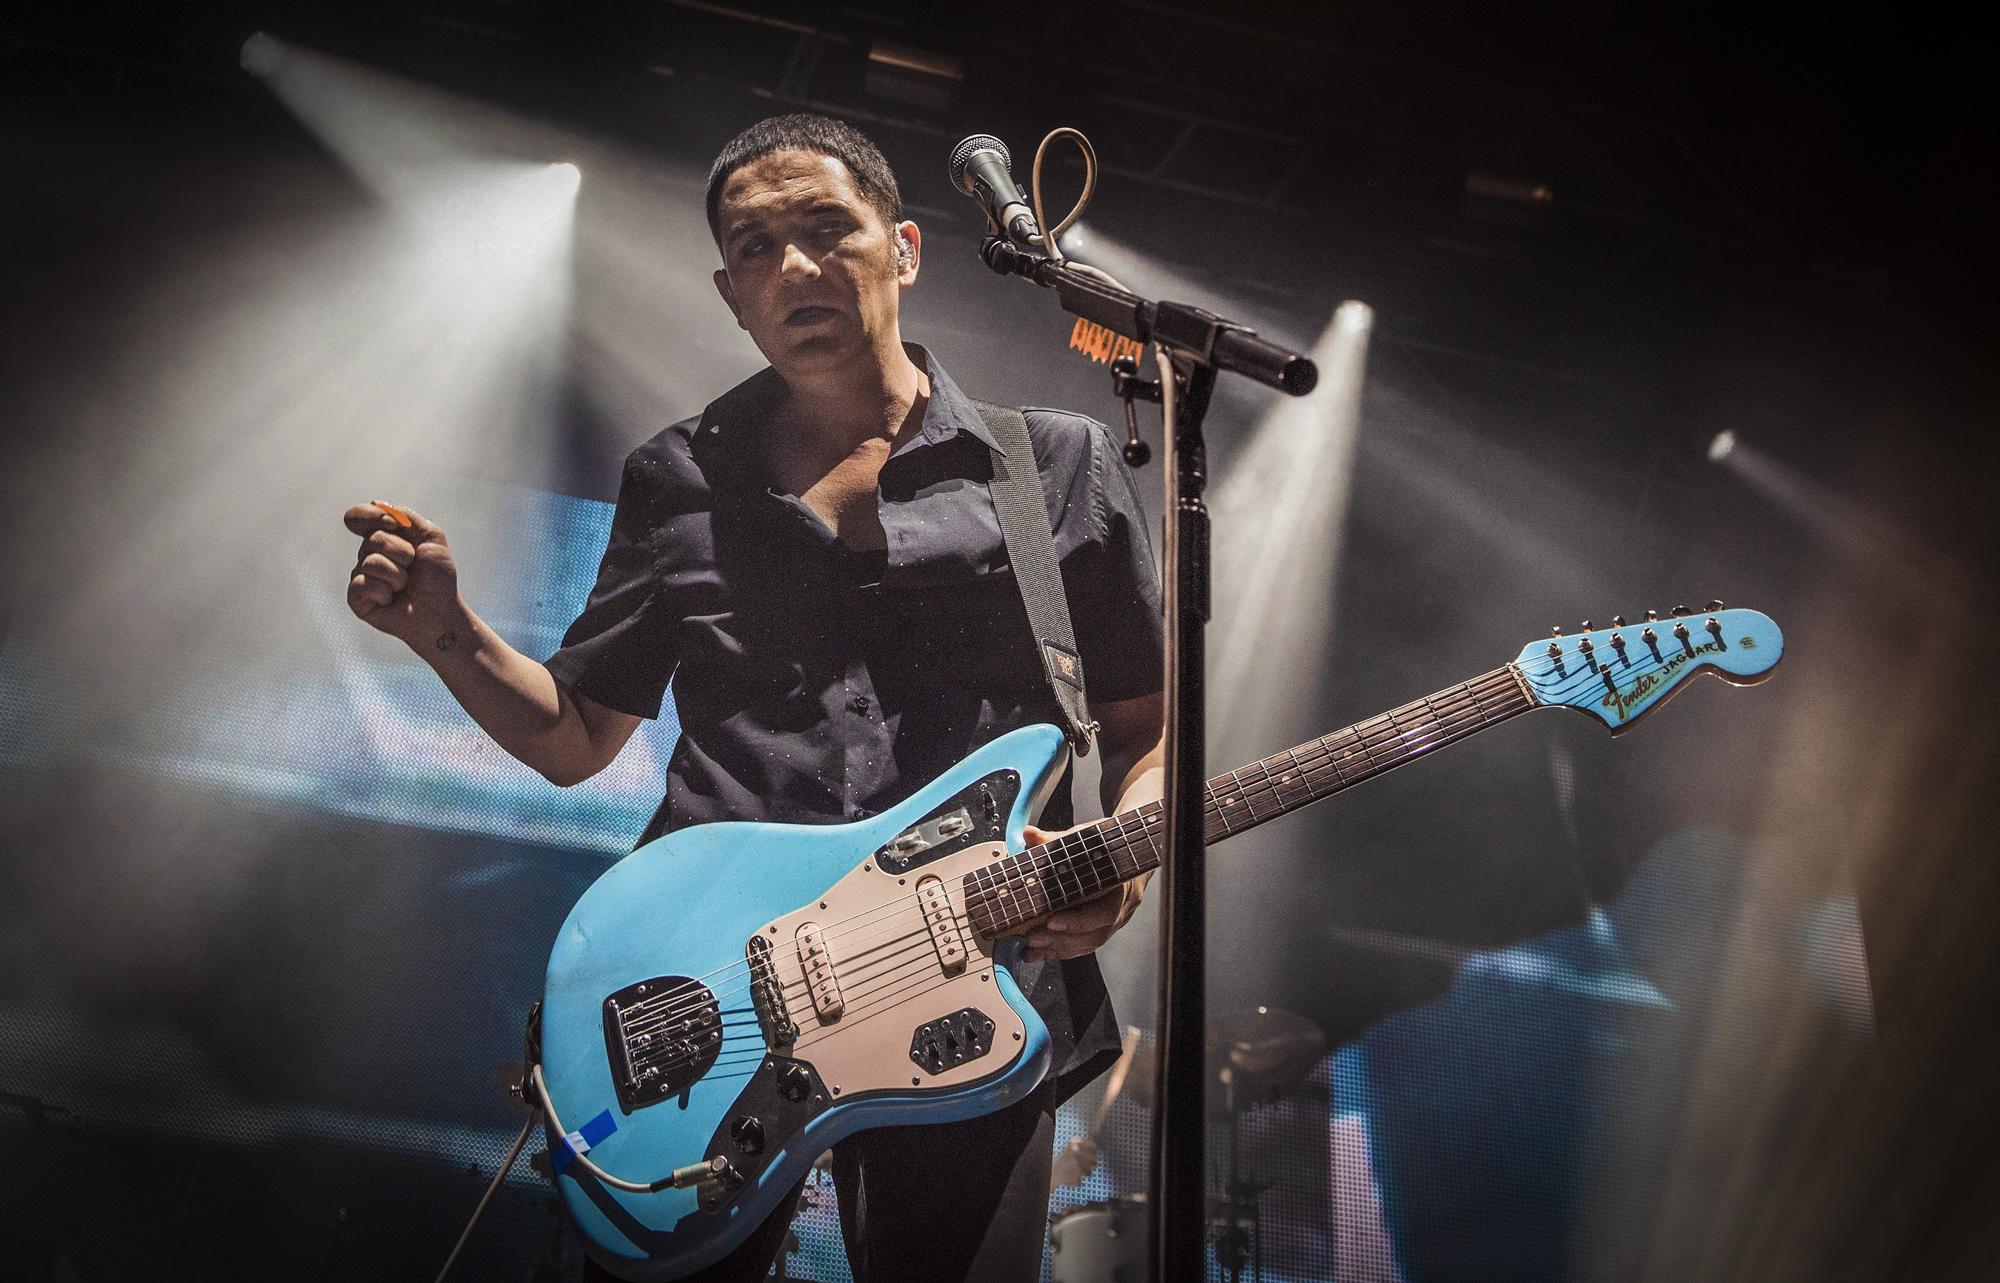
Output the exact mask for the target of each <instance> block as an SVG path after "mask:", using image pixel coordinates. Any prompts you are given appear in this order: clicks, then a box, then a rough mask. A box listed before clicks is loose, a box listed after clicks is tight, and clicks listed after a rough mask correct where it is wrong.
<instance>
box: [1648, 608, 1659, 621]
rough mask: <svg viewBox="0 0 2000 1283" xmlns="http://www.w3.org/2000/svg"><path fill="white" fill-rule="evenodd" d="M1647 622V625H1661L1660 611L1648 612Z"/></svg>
mask: <svg viewBox="0 0 2000 1283" xmlns="http://www.w3.org/2000/svg"><path fill="white" fill-rule="evenodd" d="M1646 622H1647V623H1649V624H1657V623H1659V622H1660V612H1659V611H1657V610H1648V611H1647V612H1646Z"/></svg>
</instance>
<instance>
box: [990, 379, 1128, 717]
mask: <svg viewBox="0 0 2000 1283" xmlns="http://www.w3.org/2000/svg"><path fill="white" fill-rule="evenodd" d="M972 404H973V406H974V408H976V409H977V410H978V411H979V417H980V418H981V419H983V420H985V422H986V430H987V431H988V432H991V433H992V434H993V439H994V440H995V441H996V442H998V443H999V445H1000V450H995V451H992V452H991V453H992V456H993V479H992V480H991V481H989V482H987V488H988V489H989V490H990V491H991V492H992V494H993V510H994V512H995V513H997V514H998V515H999V518H1000V537H1001V538H1002V539H1003V540H1005V541H1006V544H1007V560H1008V561H1009V562H1011V563H1012V564H1013V567H1014V584H1015V586H1016V587H1017V588H1019V589H1020V590H1021V604H1022V605H1023V606H1025V607H1027V610H1028V626H1029V628H1031V629H1032V630H1033V631H1034V634H1035V648H1036V650H1038V651H1039V652H1040V653H1041V657H1042V672H1043V674H1044V675H1045V676H1046V677H1047V678H1048V681H1049V688H1050V689H1051V690H1052V691H1054V692H1055V697H1056V706H1057V707H1059V708H1060V709H1062V714H1063V718H1064V719H1065V720H1066V721H1067V722H1068V723H1069V724H1068V725H1067V726H1065V727H1064V728H1063V729H1064V730H1065V731H1066V732H1068V734H1069V743H1070V748H1071V749H1073V750H1074V751H1075V752H1076V754H1077V756H1079V757H1082V756H1084V755H1086V754H1088V753H1089V752H1090V741H1091V738H1092V736H1093V735H1095V734H1096V731H1097V723H1095V722H1093V721H1091V720H1090V706H1089V704H1088V703H1087V702H1086V701H1085V699H1084V694H1083V656H1082V655H1081V654H1080V653H1079V652H1078V651H1077V648H1076V632H1075V630H1074V629H1073V628H1071V626H1070V620H1069V600H1068V598H1066V597H1065V596H1064V595H1063V585H1062V567H1061V565H1060V564H1059V563H1058V562H1057V560H1056V539H1055V532H1054V531H1052V530H1050V529H1049V509H1048V500H1047V499H1046V498H1044V497H1043V493H1042V478H1041V474H1040V473H1039V472H1038V471H1036V468H1035V450H1034V447H1033V446H1032V445H1030V444H1029V442H1028V420H1027V418H1026V416H1024V415H1023V414H1022V413H1021V412H1020V411H1019V410H1016V409H1013V408H1012V407H1009V406H1003V405H993V404H991V403H989V402H986V401H974V402H973V403H972ZM1001 450H1004V451H1006V453H1005V454H1002V453H1001V452H1000V451H1001Z"/></svg>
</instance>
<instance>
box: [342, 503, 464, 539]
mask: <svg viewBox="0 0 2000 1283" xmlns="http://www.w3.org/2000/svg"><path fill="white" fill-rule="evenodd" d="M388 506H390V507H394V506H395V505H393V504H391V505H388ZM396 511H397V513H399V514H400V515H402V516H404V517H407V518H409V521H410V524H409V525H407V526H406V525H404V524H403V523H402V522H401V521H398V520H397V519H396V518H395V517H392V516H390V515H389V514H388V513H387V512H385V511H383V509H382V508H381V507H379V506H377V505H375V504H372V503H357V504H355V505H354V506H353V507H352V508H349V509H348V510H347V511H346V512H344V513H342V514H341V515H340V519H341V521H342V522H344V523H345V524H346V526H347V528H348V529H349V530H351V531H353V532H354V533H355V534H357V535H372V534H374V533H375V532H376V531H378V530H380V531H384V532H386V533H389V534H393V535H396V536H397V537H399V538H401V539H403V540H404V541H406V542H408V543H411V544H420V543H443V542H444V541H445V540H444V531H443V529H442V528H440V527H439V526H438V525H437V524H436V523H435V522H432V521H428V520H426V519H425V518H424V517H423V516H422V515H420V514H418V513H416V512H413V511H411V510H410V509H408V508H396Z"/></svg>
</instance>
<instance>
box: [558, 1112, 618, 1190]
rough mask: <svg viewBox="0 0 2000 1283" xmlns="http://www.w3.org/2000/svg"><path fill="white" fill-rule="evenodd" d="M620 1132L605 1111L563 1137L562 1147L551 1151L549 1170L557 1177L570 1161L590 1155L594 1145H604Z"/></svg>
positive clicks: (615, 1122)
mask: <svg viewBox="0 0 2000 1283" xmlns="http://www.w3.org/2000/svg"><path fill="white" fill-rule="evenodd" d="M617 1130H618V1123H617V1121H616V1120H615V1119H613V1118H612V1117H611V1111H610V1110H608V1109H607V1110H605V1111H604V1112H603V1113H601V1114H599V1115H598V1116H597V1117H595V1118H593V1119H591V1120H590V1121H589V1122H587V1123H585V1124H584V1125H583V1126H581V1127H579V1128H577V1129H576V1130H575V1131H573V1132H571V1133H570V1134H569V1135H567V1136H565V1137H563V1143H562V1145H561V1146H560V1147H558V1148H556V1149H552V1150H550V1151H549V1168H550V1170H552V1171H554V1172H555V1173H556V1174H557V1175H559V1176H560V1175H561V1174H562V1170H563V1169H564V1168H565V1167H568V1166H569V1165H570V1160H571V1159H573V1158H575V1157H576V1156H577V1155H578V1154H588V1153H589V1152H590V1150H591V1147H592V1146H593V1145H602V1144H603V1143H604V1138H605V1137H606V1136H609V1135H610V1134H611V1133H612V1132H615V1131H617Z"/></svg>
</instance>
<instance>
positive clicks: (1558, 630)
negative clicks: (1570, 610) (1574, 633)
mask: <svg viewBox="0 0 2000 1283" xmlns="http://www.w3.org/2000/svg"><path fill="white" fill-rule="evenodd" d="M1562 635H1563V630H1562V625H1561V624H1557V625H1556V626H1555V627H1554V628H1551V629H1549V636H1551V637H1560V636H1562Z"/></svg>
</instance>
